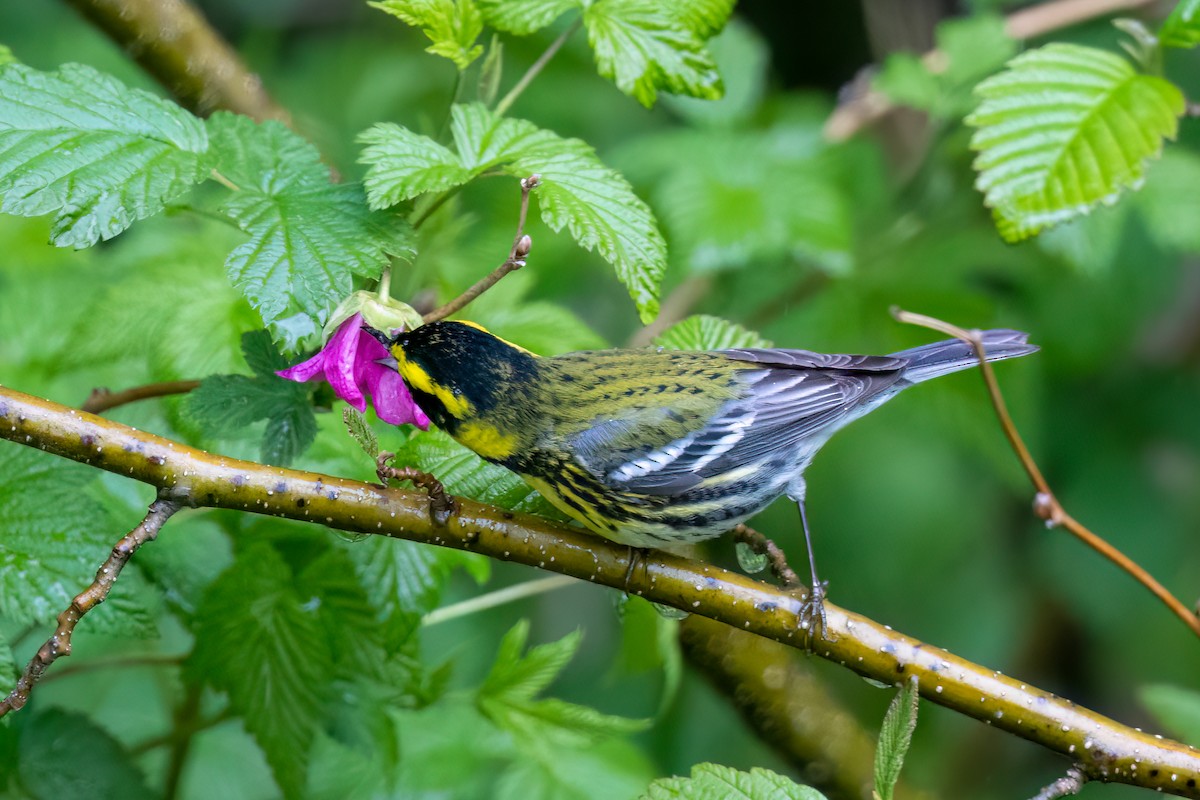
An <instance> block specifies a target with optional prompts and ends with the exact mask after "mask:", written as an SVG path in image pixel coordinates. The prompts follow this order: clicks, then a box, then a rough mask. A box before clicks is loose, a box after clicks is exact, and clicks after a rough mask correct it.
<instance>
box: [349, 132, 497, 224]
mask: <svg viewBox="0 0 1200 800" xmlns="http://www.w3.org/2000/svg"><path fill="white" fill-rule="evenodd" d="M358 143H359V144H362V145H366V147H364V148H363V151H362V154H361V155H360V156H359V159H358V162H359V163H360V164H366V165H367V166H368V169H367V174H366V175H365V176H364V177H363V186H364V187H366V190H367V199H368V200H369V201H370V204H371V208H387V207H389V206H394V205H396V204H397V203H400V202H403V201H405V200H410V199H412V198H414V197H416V196H417V195H420V194H424V193H425V192H441V191H445V190H446V189H452V188H454V187H455V186H461V185H462V184H464V183H466V182H467V181H469V180H471V178H472V177H474V175H475V173H474V171H472V170H470V169H467V168H466V167H464V166H463V165H462V164H461V163H460V161H459V159H458V156H456V155H455V154H454V153H453V152H451V151H450V150H448V149H447V148H445V147H442V146H441V145H440V144H438V143H437V142H435V141H434V140H433V139H430V138H429V137H428V136H421V135H420V134H417V133H413V132H412V131H410V130H408V129H407V128H403V127H401V126H399V125H395V124H393V123H390V122H380V123H378V124H376V125H373V126H372V127H370V128H367V129H366V130H365V131H363V132H362V133H361V134H359V136H358Z"/></svg>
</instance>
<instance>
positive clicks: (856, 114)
mask: <svg viewBox="0 0 1200 800" xmlns="http://www.w3.org/2000/svg"><path fill="white" fill-rule="evenodd" d="M1156 1H1157V0H1050V2H1048V3H1040V4H1038V5H1036V6H1031V7H1029V8H1023V9H1021V10H1020V11H1016V12H1014V13H1013V14H1011V15H1009V16H1008V17H1006V18H1005V20H1004V31H1005V33H1007V34H1008V35H1009V36H1010V37H1011V38H1013V39H1018V40H1021V39H1033V38H1036V37H1038V36H1045V35H1046V34H1048V33H1052V32H1054V31H1056V30H1061V29H1062V28H1066V27H1069V26H1071V25H1075V24H1078V23H1080V22H1086V21H1087V20H1089V19H1095V18H1096V17H1103V16H1106V15H1108V14H1115V13H1117V12H1120V11H1130V10H1132V9H1136V8H1141V7H1143V6H1148V5H1151V4H1152V3H1154V2H1156ZM921 62H922V63H923V64H924V65H925V66H926V68H928V69H929V70H930V71H932V72H942V71H944V70H945V69H946V67H947V59H946V55H945V53H943V52H942V51H940V50H930V51H929V52H927V53H925V54H924V55H922V56H921ZM862 77H863V80H864V81H869V80H870V77H871V74H870V72H868V71H864V72H863V76H862ZM859 84H860V81H859V80H856V81H855V82H854V83H853V84H852V87H853V88H855V89H857V91H851V92H850V93H849V99H848V100H846V102H844V103H841V104H839V105H838V107H837V108H835V109H834V111H833V113H832V114H830V115H829V119H828V120H826V121H825V138H826V139H827V140H829V141H831V142H842V141H845V140H846V139H849V138H850V137H851V136H853V135H854V134H856V133H858V132H859V131H860V130H862V129H863V128H866V127H869V126H870V125H872V124H873V123H875V122H877V121H879V120H880V119H882V118H883V117H885V116H887V115H888V114H889V113H891V112H892V110H894V109H895V107H896V105H895V104H894V103H893V102H892V100H891V98H890V97H888V96H887V95H886V94H884V93H883V92H881V91H878V90H877V89H874V88H871V86H870V85H869V83H865V84H864V85H861V86H859Z"/></svg>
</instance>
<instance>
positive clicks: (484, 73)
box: [475, 33, 504, 108]
mask: <svg viewBox="0 0 1200 800" xmlns="http://www.w3.org/2000/svg"><path fill="white" fill-rule="evenodd" d="M503 77H504V43H503V42H502V41H500V36H499V34H495V33H493V34H492V41H491V44H489V45H488V49H487V55H485V56H484V57H483V64H481V65H480V67H479V80H478V81H476V83H475V99H476V100H478V101H479V102H480V103H483V104H484V105H485V106H488V107H489V108H490V107H491V106H492V104H494V103H495V102H496V95H498V94H500V81H501V80H502V79H503Z"/></svg>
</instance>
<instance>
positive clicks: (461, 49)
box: [367, 0, 483, 72]
mask: <svg viewBox="0 0 1200 800" xmlns="http://www.w3.org/2000/svg"><path fill="white" fill-rule="evenodd" d="M367 5H369V6H371V7H373V8H378V9H379V10H380V11H384V12H386V13H388V14H391V15H392V16H393V17H397V18H399V19H400V20H402V21H403V22H404V23H406V24H408V25H412V26H414V27H418V28H420V29H421V31H422V33H424V34H425V36H427V37H428V38H429V40H430V41H431V42H433V44H432V45H430V46H429V47H427V48H426V49H425V52H427V53H433V54H434V55H435V56H441V57H443V58H448V59H450V60H451V61H453V62H454V66H456V67H458V70H459V71H460V72H461V71H462V70H464V69H466V68H467V67H469V66H470V65H471V62H472V61H474V60H475V59H477V58H479V55H480V54H481V53H482V52H483V45H477V44H475V40H476V39H478V38H479V34H481V33H483V17H482V16H481V15H480V13H479V9H478V8H476V7H475V3H474V0H382V1H381V2H372V3H367Z"/></svg>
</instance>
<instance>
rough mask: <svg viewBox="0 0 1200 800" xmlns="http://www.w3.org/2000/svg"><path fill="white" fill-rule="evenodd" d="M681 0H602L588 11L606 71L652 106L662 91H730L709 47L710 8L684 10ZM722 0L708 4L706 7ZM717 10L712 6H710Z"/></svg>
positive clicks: (710, 94)
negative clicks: (668, 1)
mask: <svg viewBox="0 0 1200 800" xmlns="http://www.w3.org/2000/svg"><path fill="white" fill-rule="evenodd" d="M680 5H681V4H677V3H671V4H666V5H664V4H662V3H659V2H654V1H653V0H596V2H594V3H592V4H591V5H589V6H587V8H586V9H585V10H584V12H583V23H584V25H585V26H586V27H587V32H588V42H589V43H590V44H591V46H592V50H593V51H594V53H595V56H596V67H597V69H598V70H599V72H600V74H601V75H602V76H604V77H605V78H608V79H610V80H611V81H613V83H615V84H616V85H617V88H618V89H620V90H621V91H622V92H624V93H625V94H627V95H630V96H631V97H633V98H634V99H636V100H637V101H638V102H640V103H641V104H642V105H644V106H646V107H647V108H650V107H651V106H653V105H654V101H655V99H656V98H657V97H658V91H659V90H660V89H661V90H663V91H667V92H671V93H672V94H683V95H688V96H691V97H702V98H705V99H708V100H716V99H718V98H719V97H721V94H722V92H723V91H724V89H723V86H722V84H721V76H720V74H719V73H718V72H717V65H716V63H715V62H714V61H713V58H712V55H711V54H710V53H709V52H708V51H707V50H705V49H704V39H705V37H704V36H702V35H699V34H697V33H696V31H695V30H694V27H701V28H702V29H704V30H707V29H708V28H709V27H710V26H708V25H707V24H705V20H711V19H715V17H713V16H712V14H711V13H709V12H706V11H704V10H700V11H697V12H696V14H695V15H692V14H687V15H681V14H678V13H676V9H677V7H678V6H680ZM716 5H722V4H719V3H708V4H706V7H712V6H716ZM710 11H711V8H710Z"/></svg>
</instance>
